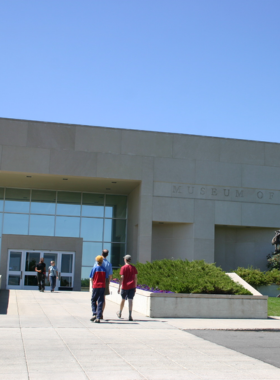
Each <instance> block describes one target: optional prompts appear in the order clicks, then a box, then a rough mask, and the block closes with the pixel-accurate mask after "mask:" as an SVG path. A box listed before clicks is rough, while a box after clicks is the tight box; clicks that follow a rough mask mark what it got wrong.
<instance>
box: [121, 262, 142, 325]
mask: <svg viewBox="0 0 280 380" xmlns="http://www.w3.org/2000/svg"><path fill="white" fill-rule="evenodd" d="M130 261H131V256H130V255H126V256H124V263H125V265H124V266H123V267H121V270H120V275H121V280H120V283H119V289H118V293H120V290H121V288H122V291H121V296H122V301H121V304H120V311H119V312H117V316H118V318H121V316H122V311H123V307H124V303H125V300H126V299H128V310H129V318H128V320H129V321H133V318H132V306H133V297H134V295H135V292H136V286H137V273H138V272H137V269H136V268H135V266H133V265H131V264H130Z"/></svg>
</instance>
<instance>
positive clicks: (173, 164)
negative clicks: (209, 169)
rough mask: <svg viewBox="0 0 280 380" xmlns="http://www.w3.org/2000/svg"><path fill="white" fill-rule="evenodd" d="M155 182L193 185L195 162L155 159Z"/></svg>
mask: <svg viewBox="0 0 280 380" xmlns="http://www.w3.org/2000/svg"><path fill="white" fill-rule="evenodd" d="M154 179H155V181H167V182H175V183H177V182H179V183H193V182H194V179H195V161H194V160H180V159H176V160H175V159H172V158H155V165H154Z"/></svg>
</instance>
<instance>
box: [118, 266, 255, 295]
mask: <svg viewBox="0 0 280 380" xmlns="http://www.w3.org/2000/svg"><path fill="white" fill-rule="evenodd" d="M135 266H136V268H137V271H138V283H139V284H141V285H148V286H149V287H152V288H158V289H160V290H170V291H172V292H175V293H198V294H247V295H250V294H251V293H250V292H249V291H248V290H246V289H245V288H243V287H242V286H241V285H239V284H236V283H235V282H234V281H233V280H231V278H230V277H229V276H227V275H226V274H225V272H223V271H222V269H221V268H218V267H216V266H215V264H207V263H205V262H204V261H203V260H200V261H188V260H185V261H183V260H167V259H164V260H158V261H153V262H152V263H149V262H147V263H146V264H141V263H137V264H136V265H135ZM113 277H114V278H118V279H120V270H119V269H118V270H115V271H114V275H113Z"/></svg>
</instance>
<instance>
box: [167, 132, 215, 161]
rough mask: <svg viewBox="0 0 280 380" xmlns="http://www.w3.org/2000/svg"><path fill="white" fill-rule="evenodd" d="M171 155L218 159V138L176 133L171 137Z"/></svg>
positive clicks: (208, 159)
mask: <svg viewBox="0 0 280 380" xmlns="http://www.w3.org/2000/svg"><path fill="white" fill-rule="evenodd" d="M173 157H174V158H187V159H190V160H193V159H196V160H203V161H204V160H207V161H219V159H220V139H218V138H214V137H204V136H191V135H179V134H178V135H177V134H176V135H174V137H173Z"/></svg>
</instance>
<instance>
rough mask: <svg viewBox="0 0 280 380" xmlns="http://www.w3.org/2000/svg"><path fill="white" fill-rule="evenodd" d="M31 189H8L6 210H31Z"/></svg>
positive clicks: (25, 211)
mask: <svg viewBox="0 0 280 380" xmlns="http://www.w3.org/2000/svg"><path fill="white" fill-rule="evenodd" d="M29 201H30V190H25V189H6V197H5V211H8V212H22V213H28V212H29Z"/></svg>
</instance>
